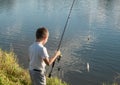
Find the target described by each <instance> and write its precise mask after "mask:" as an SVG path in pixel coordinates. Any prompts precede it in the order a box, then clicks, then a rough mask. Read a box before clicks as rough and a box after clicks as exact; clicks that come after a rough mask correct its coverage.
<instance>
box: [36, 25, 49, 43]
mask: <svg viewBox="0 0 120 85" xmlns="http://www.w3.org/2000/svg"><path fill="white" fill-rule="evenodd" d="M48 37H49V32H48V30H47V29H46V28H45V27H40V28H38V29H37V31H36V39H37V40H39V41H44V44H45V43H46V42H47V40H48Z"/></svg>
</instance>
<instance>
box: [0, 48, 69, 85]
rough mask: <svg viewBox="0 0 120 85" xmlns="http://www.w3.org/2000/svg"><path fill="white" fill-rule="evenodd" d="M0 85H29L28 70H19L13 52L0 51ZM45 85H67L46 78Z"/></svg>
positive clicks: (58, 80) (54, 79) (55, 79)
mask: <svg viewBox="0 0 120 85" xmlns="http://www.w3.org/2000/svg"><path fill="white" fill-rule="evenodd" d="M0 85H31V80H30V76H29V73H28V70H25V69H23V68H21V67H20V66H19V64H18V62H17V56H16V55H15V54H14V52H12V51H10V52H6V51H2V50H1V49H0ZM47 85H67V84H66V83H65V82H61V80H60V79H58V78H47Z"/></svg>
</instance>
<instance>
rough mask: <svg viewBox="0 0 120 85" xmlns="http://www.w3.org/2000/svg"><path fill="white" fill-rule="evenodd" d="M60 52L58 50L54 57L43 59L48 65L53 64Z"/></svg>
mask: <svg viewBox="0 0 120 85" xmlns="http://www.w3.org/2000/svg"><path fill="white" fill-rule="evenodd" d="M60 54H61V53H60V51H57V52H56V53H55V54H54V56H53V57H50V58H44V59H43V60H44V62H45V63H46V64H47V65H51V64H52V63H53V62H54V61H55V59H56V58H57V57H58V56H59V55H60Z"/></svg>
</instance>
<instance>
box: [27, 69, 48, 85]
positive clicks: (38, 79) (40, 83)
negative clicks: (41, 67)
mask: <svg viewBox="0 0 120 85" xmlns="http://www.w3.org/2000/svg"><path fill="white" fill-rule="evenodd" d="M29 72H30V77H31V81H32V85H46V77H45V74H44V73H42V72H41V71H37V70H29Z"/></svg>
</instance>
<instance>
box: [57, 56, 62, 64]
mask: <svg viewBox="0 0 120 85" xmlns="http://www.w3.org/2000/svg"><path fill="white" fill-rule="evenodd" d="M61 57H62V54H61V55H59V57H58V59H57V61H58V63H59V61H60V59H61Z"/></svg>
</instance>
